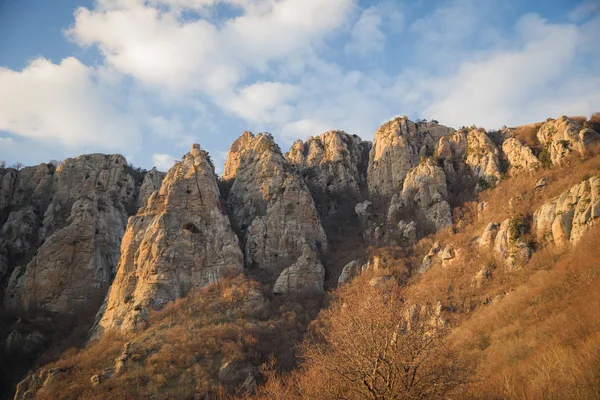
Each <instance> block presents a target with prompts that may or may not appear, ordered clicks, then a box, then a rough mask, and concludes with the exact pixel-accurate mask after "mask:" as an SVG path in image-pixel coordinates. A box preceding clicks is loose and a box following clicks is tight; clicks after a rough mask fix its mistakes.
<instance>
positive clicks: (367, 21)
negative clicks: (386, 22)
mask: <svg viewBox="0 0 600 400" xmlns="http://www.w3.org/2000/svg"><path fill="white" fill-rule="evenodd" d="M382 23H383V19H382V16H381V15H380V10H379V9H378V8H377V7H370V8H367V9H366V10H364V11H363V12H362V14H361V15H360V17H359V18H358V21H356V23H355V24H354V27H353V28H352V31H351V32H350V41H349V42H348V43H347V44H346V46H345V47H344V51H345V52H346V53H347V54H355V55H357V56H359V57H367V56H369V55H370V54H372V53H377V52H381V51H383V49H384V47H385V35H384V34H383V32H382V31H381V25H382Z"/></svg>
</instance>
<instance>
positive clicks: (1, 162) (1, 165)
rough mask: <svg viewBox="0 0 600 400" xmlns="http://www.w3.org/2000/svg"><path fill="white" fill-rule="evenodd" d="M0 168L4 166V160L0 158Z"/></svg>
mask: <svg viewBox="0 0 600 400" xmlns="http://www.w3.org/2000/svg"><path fill="white" fill-rule="evenodd" d="M0 168H2V169H4V168H6V161H4V160H0Z"/></svg>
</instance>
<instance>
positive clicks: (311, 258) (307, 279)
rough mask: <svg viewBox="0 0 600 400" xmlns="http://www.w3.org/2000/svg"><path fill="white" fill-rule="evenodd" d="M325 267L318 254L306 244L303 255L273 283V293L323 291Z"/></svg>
mask: <svg viewBox="0 0 600 400" xmlns="http://www.w3.org/2000/svg"><path fill="white" fill-rule="evenodd" d="M324 280H325V268H324V267H323V264H321V262H320V261H319V260H318V258H317V254H316V253H315V252H314V251H313V250H312V249H311V248H310V247H308V246H304V249H303V250H302V255H301V256H300V257H298V260H297V261H296V262H295V263H294V264H293V265H292V266H291V267H288V268H286V269H284V270H283V272H282V273H281V274H280V275H279V277H278V278H277V281H276V282H275V285H273V293H275V294H285V293H298V292H304V291H313V292H321V291H323V281H324Z"/></svg>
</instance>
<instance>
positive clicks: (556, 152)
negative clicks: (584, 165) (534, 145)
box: [537, 116, 600, 165]
mask: <svg viewBox="0 0 600 400" xmlns="http://www.w3.org/2000/svg"><path fill="white" fill-rule="evenodd" d="M537 138H538V140H539V142H540V143H541V145H542V146H543V148H544V150H543V152H544V153H546V154H547V157H548V158H549V160H550V161H551V162H552V164H553V165H558V164H560V163H561V162H562V160H563V158H564V157H565V156H566V155H567V154H569V153H571V152H573V151H576V152H579V153H581V154H583V153H584V152H585V150H586V148H587V147H588V146H589V145H591V144H593V143H597V142H599V141H600V134H599V133H598V132H596V131H594V130H593V129H591V128H587V127H584V126H583V125H581V124H580V123H579V122H577V121H575V120H573V119H570V118H568V117H565V116H562V117H560V118H558V119H556V120H554V119H549V120H548V121H546V122H545V123H543V124H542V125H541V126H540V127H539V130H538V132H537Z"/></svg>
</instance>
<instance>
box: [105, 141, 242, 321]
mask: <svg viewBox="0 0 600 400" xmlns="http://www.w3.org/2000/svg"><path fill="white" fill-rule="evenodd" d="M121 253H122V255H121V259H120V261H119V265H118V268H117V275H116V277H115V280H114V282H113V284H112V286H111V289H110V292H109V294H108V297H107V301H106V307H105V311H104V314H103V315H102V318H101V319H100V322H99V329H100V330H104V329H113V328H120V329H124V330H129V329H133V328H135V327H136V326H138V325H139V324H140V323H141V322H143V320H144V317H145V315H146V314H147V311H148V309H149V308H155V309H159V308H161V307H163V306H164V305H165V304H167V303H168V302H171V301H174V300H176V299H178V298H180V297H183V296H185V295H186V294H187V293H188V292H189V291H190V290H193V289H196V288H199V287H202V286H206V285H208V284H210V283H214V282H216V281H217V280H218V279H219V278H220V277H222V276H223V274H225V273H226V271H228V270H237V271H241V270H242V268H243V256H242V252H241V250H240V247H239V243H238V239H237V236H236V235H235V233H234V232H233V229H232V228H231V225H230V223H229V219H228V217H227V214H226V213H225V210H223V209H222V208H221V203H220V194H219V188H218V186H217V181H216V176H215V173H214V169H213V166H212V164H211V163H210V161H209V159H208V153H206V152H205V151H203V150H201V149H200V146H198V145H194V146H193V147H192V150H191V152H190V153H188V154H187V155H185V157H184V158H183V161H181V162H178V163H176V164H175V165H174V166H173V167H172V168H171V169H170V170H169V172H168V173H167V176H166V177H165V179H164V181H163V184H162V187H161V189H160V191H159V192H154V194H153V195H151V196H150V199H149V200H148V204H147V206H146V207H145V208H142V209H141V210H140V211H139V213H138V214H137V215H136V216H134V217H132V218H130V220H129V224H128V225H127V231H126V232H125V236H124V237H123V244H122V247H121Z"/></svg>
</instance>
